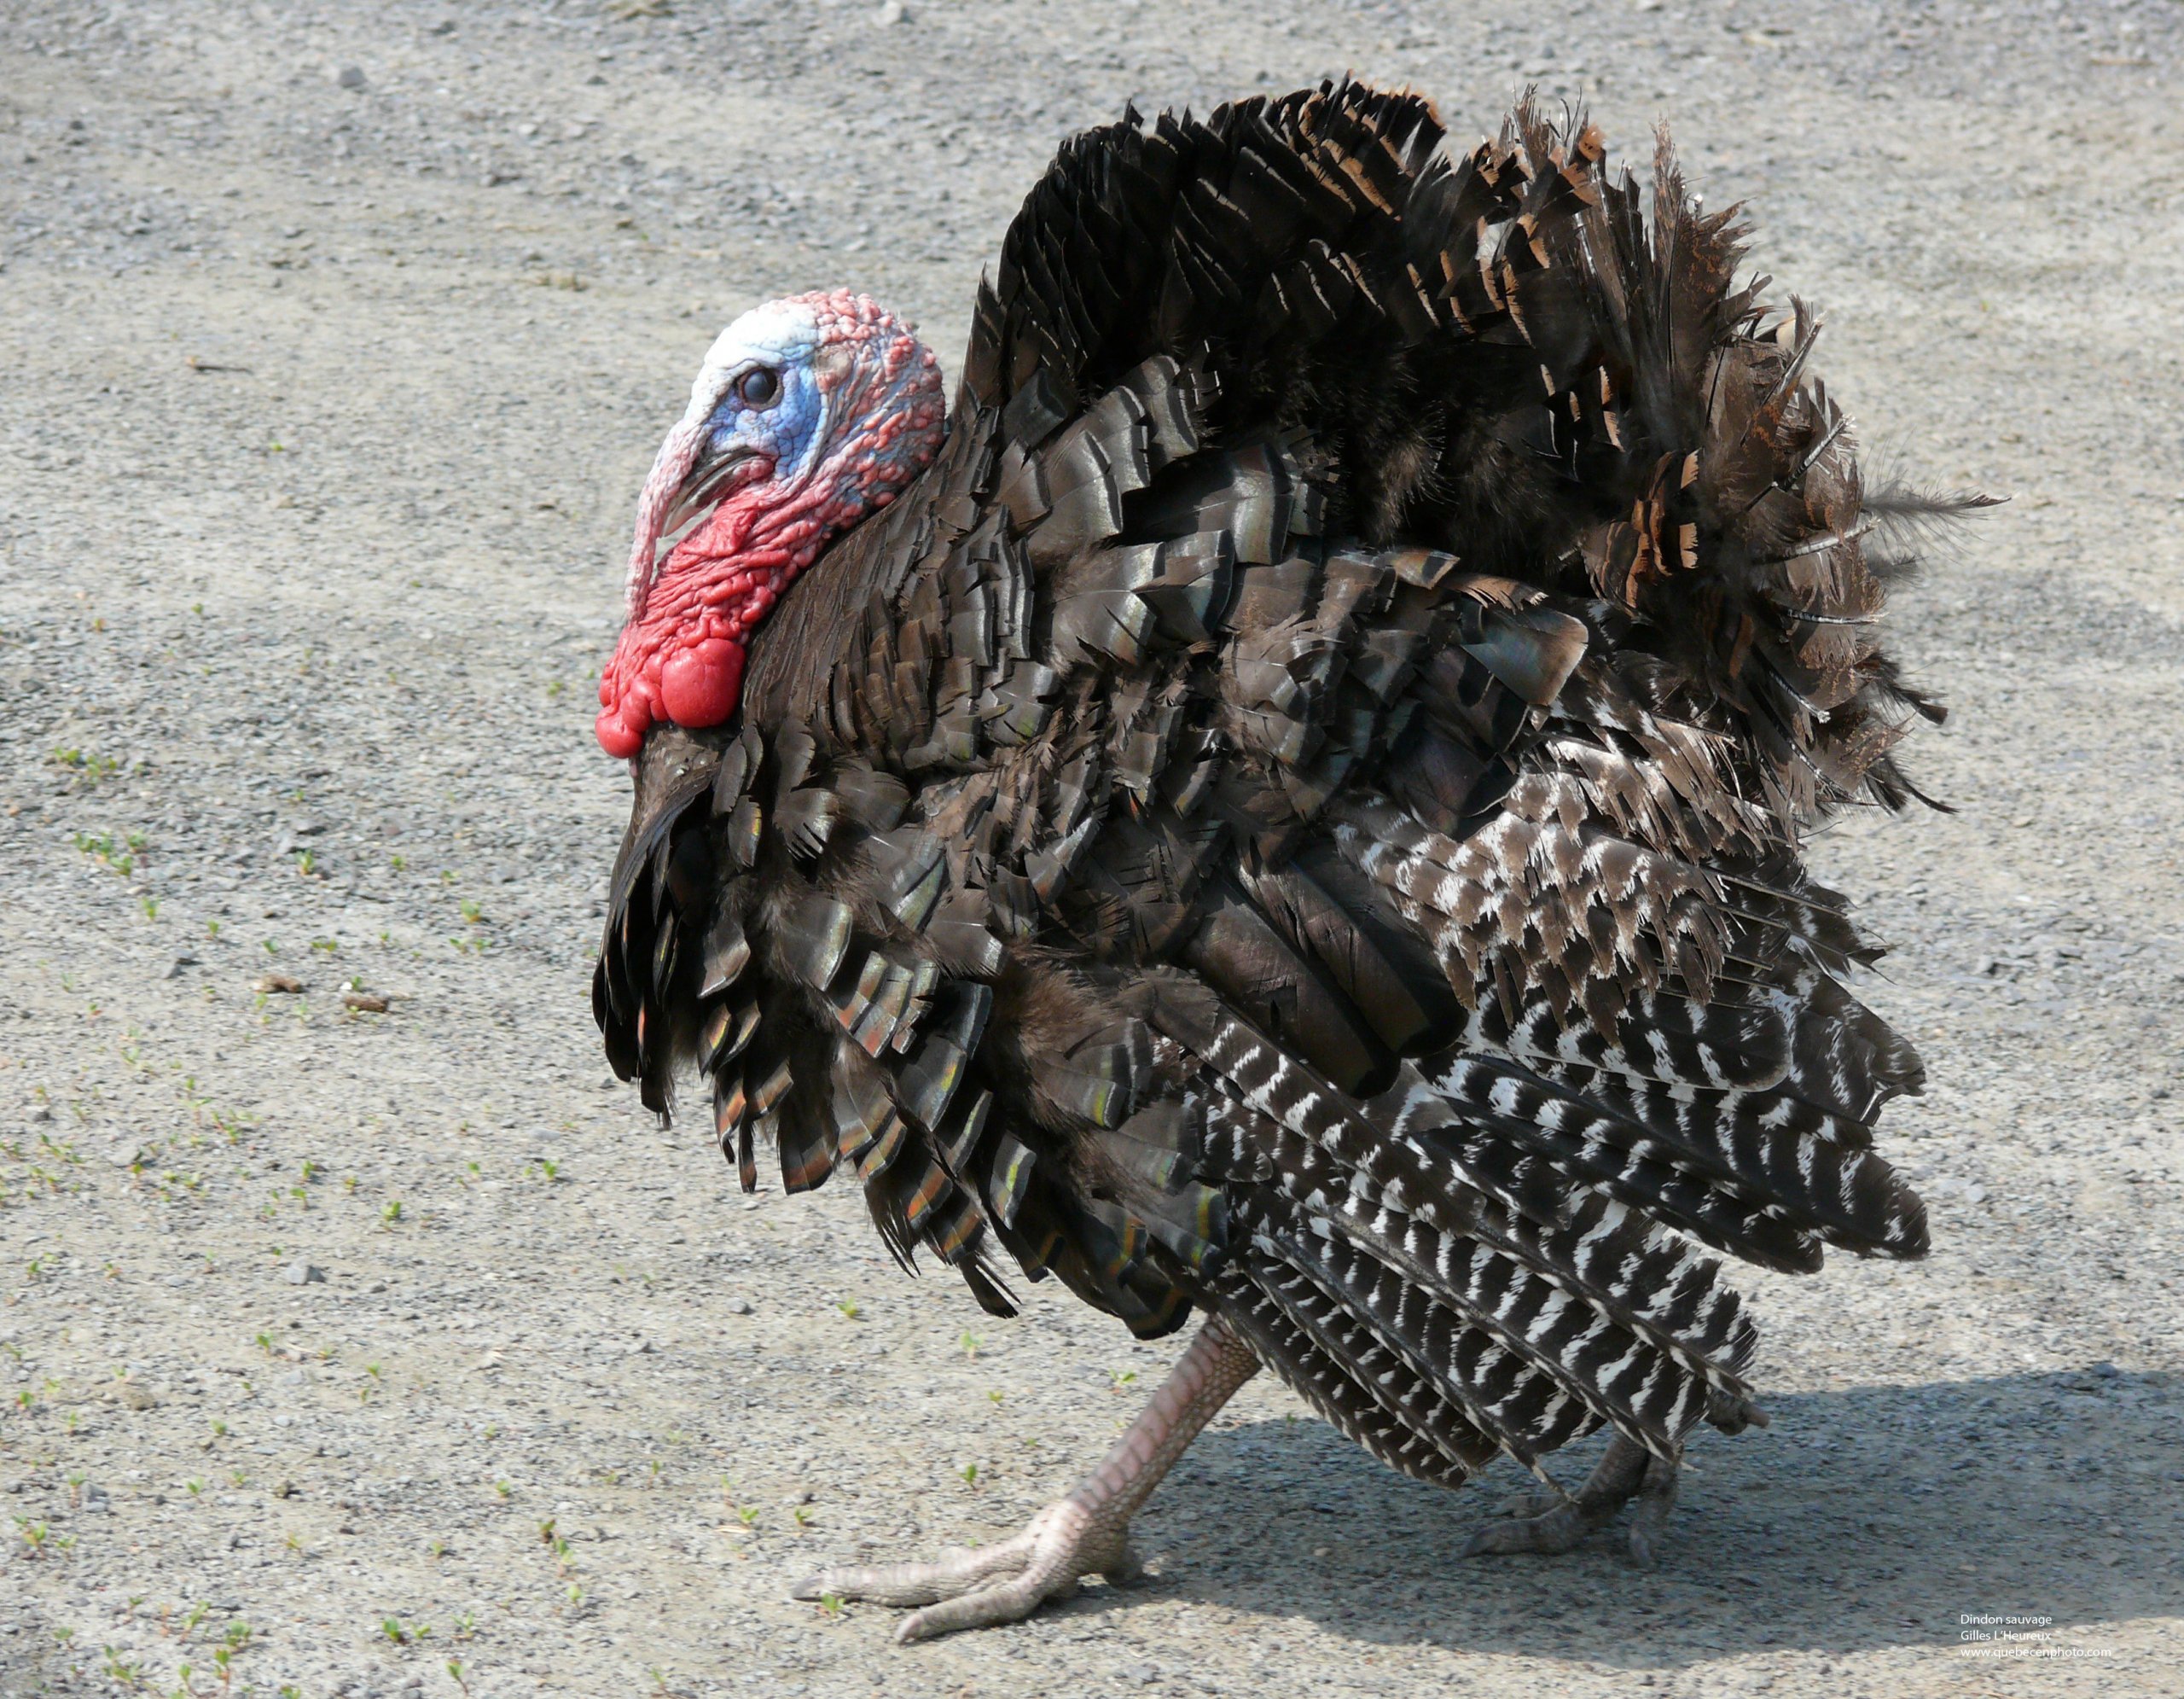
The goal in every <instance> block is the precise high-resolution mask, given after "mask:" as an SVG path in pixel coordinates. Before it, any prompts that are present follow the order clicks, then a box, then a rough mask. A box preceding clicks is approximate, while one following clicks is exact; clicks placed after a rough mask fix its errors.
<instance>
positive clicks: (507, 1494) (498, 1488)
mask: <svg viewBox="0 0 2184 1699" xmlns="http://www.w3.org/2000/svg"><path fill="white" fill-rule="evenodd" d="M493 1491H494V1492H497V1493H499V1494H500V1495H501V1497H502V1498H503V1499H507V1498H514V1497H515V1488H514V1487H511V1486H509V1485H508V1482H507V1481H495V1482H494V1483H493Z"/></svg>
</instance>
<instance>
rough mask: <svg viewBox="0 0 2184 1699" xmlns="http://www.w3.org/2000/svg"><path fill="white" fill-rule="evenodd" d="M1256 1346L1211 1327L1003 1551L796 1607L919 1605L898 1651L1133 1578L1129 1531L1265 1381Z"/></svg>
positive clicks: (846, 1573)
mask: <svg viewBox="0 0 2184 1699" xmlns="http://www.w3.org/2000/svg"><path fill="white" fill-rule="evenodd" d="M1258 1368H1259V1359H1258V1358H1257V1357H1255V1356H1253V1355H1252V1348H1251V1347H1250V1346H1248V1345H1246V1344H1245V1343H1244V1341H1242V1340H1241V1339H1240V1338H1239V1337H1238V1336H1237V1335H1236V1334H1235V1333H1234V1330H1231V1329H1230V1328H1229V1324H1227V1323H1226V1322H1224V1321H1223V1320H1222V1319H1221V1318H1220V1317H1218V1316H1210V1317H1208V1318H1206V1323H1205V1326H1204V1327H1202V1328H1200V1329H1199V1333H1198V1337H1197V1338H1196V1339H1194V1340H1193V1341H1191V1347H1190V1349H1189V1350H1188V1351H1186V1352H1185V1353H1183V1355H1182V1360H1181V1361H1179V1362H1178V1363H1177V1364H1176V1368H1175V1372H1174V1373H1173V1374H1171V1375H1170V1376H1168V1378H1167V1379H1166V1380H1165V1381H1163V1382H1161V1383H1160V1389H1159V1391H1158V1392H1156V1393H1154V1394H1153V1401H1152V1402H1151V1403H1150V1404H1148V1405H1146V1407H1145V1409H1144V1411H1143V1412H1142V1413H1141V1415H1140V1416H1139V1417H1138V1418H1137V1420H1136V1421H1135V1422H1133V1423H1131V1424H1130V1430H1129V1431H1128V1432H1127V1433H1125V1434H1124V1435H1123V1436H1122V1438H1121V1439H1120V1440H1117V1441H1116V1442H1115V1448H1114V1450H1112V1451H1111V1452H1108V1453H1107V1458H1106V1460H1105V1461H1104V1462H1102V1463H1101V1465H1100V1466H1099V1468H1097V1469H1094V1470H1093V1471H1092V1473H1091V1474H1090V1475H1087V1476H1086V1477H1085V1478H1084V1480H1083V1481H1082V1482H1081V1483H1079V1485H1078V1486H1077V1490H1076V1491H1075V1492H1072V1493H1071V1494H1070V1495H1069V1496H1068V1497H1067V1498H1064V1499H1061V1500H1060V1502H1058V1503H1056V1504H1049V1505H1048V1506H1047V1508H1046V1509H1045V1510H1042V1511H1040V1512H1039V1513H1038V1515H1037V1516H1034V1517H1032V1518H1031V1522H1030V1524H1029V1525H1028V1526H1027V1527H1025V1529H1024V1531H1023V1532H1022V1533H1019V1534H1018V1535H1016V1536H1015V1537H1014V1539H1008V1540H1004V1541H1002V1543H1001V1544H1000V1545H988V1546H982V1547H980V1548H979V1550H977V1551H961V1550H956V1551H950V1552H947V1553H945V1554H944V1555H943V1556H941V1558H940V1559H939V1560H938V1562H932V1563H892V1564H886V1565H883V1566H881V1567H879V1568H857V1569H828V1570H823V1571H822V1572H821V1573H820V1574H816V1575H814V1576H812V1577H811V1578H810V1580H805V1581H802V1582H799V1584H798V1585H797V1587H796V1589H795V1594H796V1597H799V1598H806V1599H816V1598H823V1597H827V1596H828V1595H830V1594H831V1595H833V1596H834V1597H837V1598H845V1599H865V1600H868V1601H870V1602H871V1603H874V1604H891V1605H922V1606H924V1607H926V1608H925V1609H921V1610H918V1611H915V1612H913V1613H912V1614H911V1615H909V1616H907V1617H905V1618H904V1619H903V1623H902V1626H900V1627H898V1628H897V1629H896V1631H895V1638H896V1640H897V1642H898V1643H900V1642H907V1641H910V1640H929V1639H932V1638H933V1637H934V1636H936V1635H940V1634H951V1633H953V1632H955V1631H956V1630H957V1629H958V1628H985V1627H990V1626H992V1625H994V1624H995V1623H997V1622H1020V1621H1022V1620H1024V1619H1025V1617H1027V1616H1029V1615H1031V1613H1032V1612H1033V1611H1034V1610H1036V1609H1038V1608H1039V1606H1040V1604H1041V1603H1043V1602H1044V1601H1046V1600H1048V1599H1050V1598H1066V1597H1069V1595H1070V1594H1072V1593H1073V1592H1074V1591H1077V1582H1078V1581H1079V1580H1082V1579H1083V1577H1084V1576H1086V1575H1107V1576H1110V1577H1115V1578H1122V1577H1126V1576H1127V1575H1128V1574H1130V1572H1131V1569H1132V1568H1133V1565H1132V1563H1131V1560H1130V1550H1129V1535H1130V1518H1131V1517H1132V1516H1135V1515H1136V1513H1137V1507H1138V1506H1139V1505H1140V1504H1143V1503H1144V1502H1145V1499H1146V1495H1147V1494H1148V1493H1150V1492H1152V1491H1153V1488H1154V1487H1158V1486H1159V1484H1160V1480H1161V1477H1162V1476H1163V1475H1166V1474H1167V1472H1168V1471H1169V1470H1170V1469H1172V1468H1174V1467H1175V1463H1176V1458H1180V1457H1181V1456H1182V1454H1183V1452H1184V1450H1185V1448H1186V1447H1188V1446H1189V1444H1190V1442H1191V1441H1192V1440H1194V1439H1196V1438H1197V1437H1198V1432H1199V1429H1200V1428H1203V1427H1205V1424H1206V1423H1208V1422H1210V1421H1211V1420H1212V1419H1213V1413H1214V1411H1217V1410H1218V1409H1220V1408H1221V1406H1222V1405H1224V1404H1226V1403H1228V1401H1229V1396H1230V1395H1231V1394H1233V1393H1234V1392H1235V1390H1236V1388H1239V1387H1240V1386H1241V1385H1243V1384H1244V1382H1246V1381H1248V1380H1249V1379H1251V1377H1252V1376H1253V1375H1255V1374H1257V1373H1258Z"/></svg>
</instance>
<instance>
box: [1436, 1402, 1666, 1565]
mask: <svg viewBox="0 0 2184 1699" xmlns="http://www.w3.org/2000/svg"><path fill="white" fill-rule="evenodd" d="M1634 1499H1635V1501H1636V1502H1635V1504H1633V1505H1632V1509H1631V1512H1630V1533H1629V1540H1630V1556H1631V1557H1632V1559H1633V1560H1634V1561H1635V1562H1637V1564H1638V1565H1639V1567H1640V1568H1647V1569H1650V1568H1653V1556H1654V1547H1655V1545H1656V1543H1657V1542H1658V1540H1659V1539H1660V1536H1661V1530H1662V1529H1663V1528H1664V1527H1666V1526H1667V1525H1668V1519H1669V1512H1670V1510H1673V1509H1675V1508H1676V1465H1675V1464H1674V1463H1665V1462H1664V1461H1663V1460H1662V1459H1661V1458H1657V1457H1655V1456H1653V1453H1652V1452H1648V1451H1647V1449H1646V1448H1645V1447H1644V1446H1641V1445H1640V1444H1639V1443H1638V1442H1637V1441H1636V1440H1627V1439H1625V1438H1624V1437H1623V1435H1622V1434H1617V1435H1616V1436H1615V1437H1614V1438H1613V1439H1612V1440H1609V1441H1608V1445H1607V1450H1606V1452H1602V1453H1601V1455H1600V1461H1599V1462H1598V1463H1595V1464H1594V1465H1593V1472H1592V1473H1591V1474H1590V1475H1587V1476H1586V1477H1585V1484H1584V1485H1583V1487H1579V1488H1578V1489H1577V1492H1575V1493H1574V1494H1572V1495H1571V1497H1570V1498H1567V1499H1544V1500H1543V1499H1542V1497H1541V1496H1538V1495H1531V1494H1527V1495H1524V1496H1520V1497H1519V1498H1515V1499H1513V1500H1512V1501H1511V1502H1510V1503H1509V1504H1506V1505H1504V1506H1503V1507H1502V1515H1503V1516H1507V1517H1508V1518H1509V1520H1507V1521H1504V1522H1488V1523H1487V1524H1486V1525H1485V1526H1484V1527H1481V1528H1480V1529H1478V1532H1477V1533H1473V1534H1472V1537H1471V1539H1470V1541H1469V1543H1468V1544H1467V1545H1465V1547H1464V1549H1463V1551H1462V1553H1461V1555H1462V1556H1466V1557H1475V1556H1482V1555H1491V1556H1501V1555H1502V1554H1504V1553H1507V1552H1511V1551H1534V1552H1540V1553H1542V1554H1548V1555H1552V1554H1554V1553H1557V1552H1563V1551H1569V1550H1570V1549H1571V1547H1572V1546H1574V1545H1577V1542H1578V1541H1579V1540H1581V1539H1583V1538H1584V1537H1585V1536H1586V1535H1587V1534H1589V1533H1591V1532H1592V1531H1593V1530H1594V1528H1596V1527H1602V1526H1604V1525H1605V1524H1606V1522H1608V1521H1609V1520H1610V1519H1611V1518H1612V1517H1613V1516H1614V1515H1615V1513H1616V1512H1617V1511H1618V1510H1621V1509H1622V1508H1623V1505H1624V1504H1627V1503H1630V1502H1631V1501H1632V1500H1634Z"/></svg>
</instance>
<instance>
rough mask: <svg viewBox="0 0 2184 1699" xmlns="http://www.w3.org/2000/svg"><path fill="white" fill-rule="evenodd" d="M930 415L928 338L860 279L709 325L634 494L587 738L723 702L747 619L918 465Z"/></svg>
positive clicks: (691, 717) (698, 722)
mask: <svg viewBox="0 0 2184 1699" xmlns="http://www.w3.org/2000/svg"><path fill="white" fill-rule="evenodd" d="M941 427H942V401H941V393H940V372H939V367H938V364H937V363H936V362H935V360H934V359H933V357H932V352H930V351H929V350H928V349H927V348H926V346H925V345H924V344H923V343H921V342H920V341H919V340H917V338H916V337H915V336H914V335H911V333H910V329H909V326H908V325H906V324H905V323H903V321H902V320H900V319H898V318H897V317H895V316H894V315H893V314H892V313H890V312H888V311H886V309H885V308H884V307H881V306H880V305H879V304H878V303H877V302H874V301H872V300H868V299H867V298H866V297H864V296H863V295H857V294H850V293H848V292H846V291H840V292H836V293H834V294H805V295H793V296H791V297H789V298H788V299H787V300H778V301H770V302H769V303H767V304H766V305H764V306H761V307H757V308H754V309H752V311H749V312H746V314H744V315H743V317H741V318H739V319H737V320H736V321H735V323H733V324H731V325H729V327H728V329H726V330H724V331H723V332H722V333H721V335H720V338H719V340H717V341H716V342H715V343H714V344H713V346H712V349H711V350H710V351H709V352H707V353H706V360H705V364H704V366H703V367H702V368H700V370H699V373H698V378H697V381H696V382H695V383H694V384H692V385H691V387H690V404H689V406H688V408H686V409H685V410H683V417H682V418H681V420H680V421H678V422H677V424H676V426H675V428H674V429H672V430H671V431H670V432H669V433H667V439H666V441H665V442H664V443H662V444H661V445H660V447H659V456H658V457H657V458H655V459H654V460H653V467H652V474H651V475H650V476H649V477H648V478H647V479H646V480H645V486H644V493H643V494H642V496H641V497H639V498H638V503H637V524H636V538H635V540H634V542H633V543H632V544H631V547H630V590H629V618H628V620H627V623H625V624H624V626H623V628H622V637H621V641H620V643H618V644H617V645H616V647H615V650H614V655H613V659H612V660H610V661H609V662H608V663H607V669H606V671H605V672H604V673H603V674H602V675H601V678H600V681H599V704H600V711H599V719H598V722H597V731H598V736H599V742H600V747H601V748H603V749H605V750H606V751H607V753H608V754H610V755H614V756H618V757H624V758H631V757H635V756H636V754H637V753H638V752H639V751H640V750H642V748H643V747H644V740H645V734H646V732H647V731H648V730H650V729H651V728H652V727H653V725H655V724H674V725H681V726H685V727H688V728H690V729H692V730H696V729H699V728H701V727H705V726H710V725H719V724H723V723H724V722H725V721H727V720H728V719H730V718H731V717H732V716H733V715H734V714H735V710H736V707H737V704H738V703H739V702H740V701H741V693H742V684H743V666H744V659H745V655H746V650H747V649H748V647H749V644H750V641H751V634H752V631H755V630H756V629H757V628H758V624H759V622H760V621H762V620H764V618H765V617H766V615H767V614H768V613H769V612H770V610H771V609H772V608H773V606H774V604H775V602H776V601H778V600H779V599H780V597H781V592H782V591H785V590H786V589H787V587H788V585H789V584H790V582H791V580H793V579H794V578H795V577H796V575H797V574H798V573H800V572H802V571H803V570H804V568H805V567H808V566H810V564H811V562H812V561H815V560H816V559H817V558H818V557H819V555H820V554H821V552H822V550H824V549H825V548H826V547H827V545H828V543H830V542H831V541H832V540H833V539H834V538H836V537H839V535H841V533H842V532H845V531H847V530H848V529H849V528H850V527H852V526H854V525H855V524H857V521H859V520H861V519H863V517H864V516H865V515H867V514H868V513H871V512H873V511H874V510H875V509H880V508H882V507H885V506H886V505H887V503H890V502H892V501H893V500H894V499H895V497H896V496H897V494H899V493H900V492H901V491H902V490H903V487H904V486H906V485H908V484H909V481H910V480H912V479H913V478H915V477H916V476H917V474H919V473H920V472H921V471H923V470H924V469H925V468H926V465H927V463H930V462H931V460H932V456H933V451H934V450H935V448H936V447H937V446H938V444H939V441H940V434H941Z"/></svg>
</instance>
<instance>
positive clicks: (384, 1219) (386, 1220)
mask: <svg viewBox="0 0 2184 1699" xmlns="http://www.w3.org/2000/svg"><path fill="white" fill-rule="evenodd" d="M379 1219H380V1222H381V1224H382V1225H386V1226H389V1227H392V1225H394V1224H395V1223H396V1222H398V1221H399V1220H400V1219H402V1200H401V1199H400V1198H398V1197H396V1198H390V1199H388V1200H387V1203H386V1207H385V1208H384V1209H382V1210H380V1213H379Z"/></svg>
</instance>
